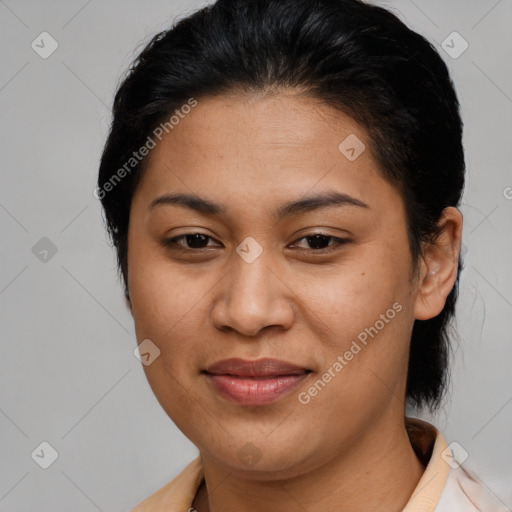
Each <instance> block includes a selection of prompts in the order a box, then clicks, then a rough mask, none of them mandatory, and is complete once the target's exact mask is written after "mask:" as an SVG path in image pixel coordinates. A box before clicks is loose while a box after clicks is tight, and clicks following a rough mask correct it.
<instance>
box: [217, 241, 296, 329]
mask: <svg viewBox="0 0 512 512" xmlns="http://www.w3.org/2000/svg"><path fill="white" fill-rule="evenodd" d="M234 259H235V261H234V264H233V266H232V268H231V270H230V271H229V272H228V274H227V275H226V276H225V278H224V279H222V281H221V282H220V283H219V285H218V286H217V287H216V289H217V291H218V294H219V296H218V297H217V300H216V301H215V303H214V306H213V311H212V315H213V323H214V325H215V327H216V328H217V329H219V330H222V331H229V330H235V331H237V332H239V333H240V334H243V335H244V336H252V337H255V336H258V334H260V332H261V331H262V330H263V329H269V328H270V327H275V328H281V329H282V330H287V329H289V328H290V327H291V326H292V324H293V321H294V316H295V309H294V307H293V297H294V293H293V289H291V287H290V286H289V285H287V284H286V277H285V276H284V275H283V272H280V271H279V269H278V266H277V265H276V264H272V262H271V261H270V258H267V257H266V255H265V251H264V252H263V253H262V254H261V255H260V256H259V257H258V258H257V259H256V260H255V261H253V262H252V263H248V262H247V261H245V260H244V259H243V258H241V257H239V256H238V255H236V256H235V258H234ZM271 267H272V268H271Z"/></svg>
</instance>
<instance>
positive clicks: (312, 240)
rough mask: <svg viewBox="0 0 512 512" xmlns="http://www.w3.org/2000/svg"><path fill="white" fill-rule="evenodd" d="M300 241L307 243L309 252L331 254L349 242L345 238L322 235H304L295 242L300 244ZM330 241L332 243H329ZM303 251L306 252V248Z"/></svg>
mask: <svg viewBox="0 0 512 512" xmlns="http://www.w3.org/2000/svg"><path fill="white" fill-rule="evenodd" d="M301 240H306V241H307V243H308V245H309V246H310V247H309V250H312V251H313V252H318V253H325V252H332V251H335V250H337V249H338V248H339V247H340V246H341V245H345V244H348V243H350V242H351V240H349V239H347V238H338V237H336V236H332V235H327V234H323V233H312V234H311V235H306V236H303V237H301V238H299V240H297V241H298V242H300V241H301ZM330 241H332V242H333V243H332V244H331V243H329V242H330ZM305 250H308V248H306V249H305Z"/></svg>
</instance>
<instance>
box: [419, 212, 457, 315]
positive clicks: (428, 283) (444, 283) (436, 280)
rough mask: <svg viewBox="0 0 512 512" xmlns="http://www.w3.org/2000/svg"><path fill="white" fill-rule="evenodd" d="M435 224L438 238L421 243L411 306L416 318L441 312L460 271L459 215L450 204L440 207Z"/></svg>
mask: <svg viewBox="0 0 512 512" xmlns="http://www.w3.org/2000/svg"><path fill="white" fill-rule="evenodd" d="M438 225H439V227H440V229H441V231H440V234H439V237H438V238H437V240H436V242H435V243H433V244H427V245H425V246H424V249H423V254H424V258H422V260H421V261H420V269H419V282H418V293H417V296H416V302H415V307H414V314H415V318H416V319H417V320H428V319H430V318H434V317H435V316H437V315H438V314H439V313H441V311H442V310H443V307H444V305H445V302H446V298H447V297H448V295H449V293H450V292H451V290H452V288H453V285H454V284H455V280H456V279H457V272H458V270H459V268H458V267H459V253H460V246H461V243H462V214H461V213H460V211H459V210H458V209H457V208H454V207H453V206H449V207H447V208H445V209H444V210H443V213H442V215H441V219H440V221H439V223H438Z"/></svg>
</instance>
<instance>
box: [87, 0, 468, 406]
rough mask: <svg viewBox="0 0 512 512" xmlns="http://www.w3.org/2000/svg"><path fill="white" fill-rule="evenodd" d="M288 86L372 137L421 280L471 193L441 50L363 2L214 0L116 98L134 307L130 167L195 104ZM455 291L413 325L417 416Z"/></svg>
mask: <svg viewBox="0 0 512 512" xmlns="http://www.w3.org/2000/svg"><path fill="white" fill-rule="evenodd" d="M289 88H293V89H296V90H299V91H302V93H303V94H305V95H306V96H310V97H312V98H315V99H318V100H320V101H322V102H323V103H325V104H326V105H328V106H331V107H333V108H336V109H339V110H340V111H342V112H343V113H345V114H348V115H349V116H351V117H352V118H353V119H354V120H356V121H357V122H358V123H359V124H360V125H361V126H362V127H364V128H365V129H366V131H367V133H368V134H369V137H370V140H369V144H368V145H367V148H368V150H369V151H371V154H372V155H373V157H374V159H375V161H376V162H377V164H378V166H379V171H380V172H381V173H382V175H383V177H384V178H385V179H387V180H388V181H389V182H390V183H391V184H393V185H394V186H396V187H397V189H398V190H399V191H400V193H401V196H402V198H403V200H404V204H405V208H406V214H407V228H408V236H409V243H410V249H411V254H412V256H413V261H414V268H413V271H414V272H415V273H416V272H417V270H418V263H419V258H421V257H422V255H423V247H424V244H425V243H432V242H434V241H435V240H436V236H437V235H438V221H439V220H440V218H441V214H442V211H443V209H444V208H445V207H447V206H458V204H459V202H460V199H461V195H462V191H463V187H464V171H465V164H464V152H463V147H462V121H461V118H460V114H459V103H458V100H457V96H456V93H455V90H454V87H453V84H452V81H451V79H450V76H449V73H448V69H447V67H446V65H445V63H444V62H443V60H442V59H441V57H440V56H439V54H438V53H437V51H436V50H435V48H434V47H433V45H432V44H431V43H429V42H428V41H427V40H426V39H425V38H424V37H422V36H421V35H419V34H417V33H416V32H414V31H412V30H410V29H409V28H407V27H406V26H405V25H404V23H403V22H402V21H400V20H399V19H398V18H397V17H396V16H395V15H394V14H392V13H391V12H389V11H387V10H385V9H383V8H381V7H377V6H373V5H369V4H366V3H363V2H362V1H359V0H218V1H217V2H216V3H214V4H212V5H210V6H207V7H205V8H202V9H201V10H199V11H196V12H195V13H193V14H192V15H190V16H188V17H186V18H184V19H181V20H179V21H178V22H176V23H175V25H174V26H173V27H171V28H169V29H168V30H165V31H163V32H160V33H159V34H157V35H155V36H154V37H153V38H152V39H151V41H150V42H149V43H148V44H147V46H146V47H145V48H144V49H143V50H142V52H141V53H140V54H139V55H138V57H137V58H136V59H135V61H134V62H133V64H132V66H131V67H130V69H129V70H128V72H127V74H126V76H125V77H124V79H123V81H122V83H121V85H120V86H119V88H118V90H117V93H116V95H115V100H114V106H113V120H112V125H111V130H110V133H109V136H108V139H107V141H106V144H105V147H104V150H103V155H102V159H101V164H100V170H99V177H98V188H97V194H98V197H99V198H100V199H101V202H102V205H103V208H104V211H105V218H106V225H107V229H108V231H109V234H110V236H111V239H112V242H113V244H114V246H115V248H116V252H117V260H118V265H119V270H120V273H121V276H122V278H123V280H124V287H125V294H126V295H127V297H128V294H129V290H128V288H127V264H128V262H127V238H128V223H129V214H130V205H131V200H132V196H133V193H134V191H135V188H136V187H137V184H138V183H139V180H140V178H141V176H142V173H143V172H144V167H145V163H146V161H147V158H143V159H141V161H140V162H136V163H135V164H134V165H132V166H131V167H127V166H126V162H127V161H129V160H130V159H131V158H132V159H133V153H134V152H135V151H137V150H138V149H139V148H140V147H142V146H143V145H144V144H145V142H146V141H147V140H148V136H150V135H151V134H152V133H153V131H154V130H155V128H156V127H158V126H159V125H160V124H161V123H165V122H166V121H168V120H169V118H170V116H172V115H173V113H174V112H175V111H176V110H179V109H180V108H182V107H183V105H187V104H188V103H190V99H191V98H195V100H197V101H200V100H201V98H206V97H215V96H219V95H223V94H232V93H233V94H235V93H240V92H242V93H252V92H269V91H270V92H271V91H277V92H279V91H280V90H286V89H289ZM123 166H124V167H123ZM123 168H124V172H120V171H121V169H123ZM116 173H117V175H116ZM121 175H122V179H119V177H120V176H121ZM113 178H116V179H115V180H113ZM109 184H110V186H109ZM461 265H462V261H461V259H460V258H459V268H461ZM458 282H459V277H458V275H457V279H456V281H455V285H454V287H453V288H452V290H451V292H450V294H449V295H448V297H447V300H446V303H445V306H444V308H443V310H442V311H441V313H440V314H439V315H437V316H436V317H434V318H432V319H429V320H415V323H414V327H413V332H412V337H411V344H410V358H409V368H408V377H407V399H408V401H409V404H410V405H412V406H416V407H418V408H421V407H424V406H428V407H429V408H430V410H431V411H434V410H436V409H437V408H438V407H439V405H440V402H441V399H442V397H443V395H444V392H445V390H446V387H447V378H448V356H449V348H450V344H449V336H448V329H449V327H450V321H451V319H452V317H453V316H454V313H455V303H456V299H457V293H458Z"/></svg>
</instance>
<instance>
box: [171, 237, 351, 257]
mask: <svg viewBox="0 0 512 512" xmlns="http://www.w3.org/2000/svg"><path fill="white" fill-rule="evenodd" d="M209 240H214V238H212V237H211V236H208V235H205V234H204V233H186V234H184V235H180V236H177V237H174V238H168V239H165V240H163V241H162V245H163V246H164V247H167V248H170V249H175V250H178V251H182V252H201V251H203V250H205V249H208V248H209V247H210V248H211V247H212V246H209V245H208V241H209ZM302 240H305V241H307V243H308V245H310V248H309V249H308V248H302V249H303V250H306V251H307V250H310V251H313V252H315V253H322V254H324V253H330V252H333V251H335V250H337V249H338V248H339V247H340V246H341V245H345V244H349V243H351V242H352V241H351V240H349V239H346V238H339V237H336V236H333V235H327V234H324V233H311V234H309V235H306V236H303V237H301V238H299V239H298V240H296V242H295V243H297V242H301V241H302ZM180 241H182V242H183V243H180ZM329 242H332V243H329ZM184 244H185V245H184ZM213 247H215V246H213Z"/></svg>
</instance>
